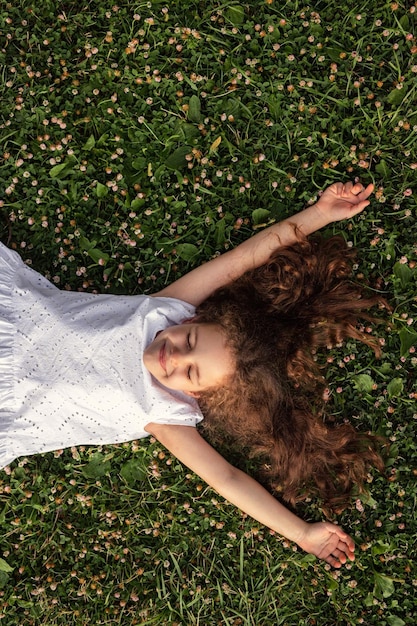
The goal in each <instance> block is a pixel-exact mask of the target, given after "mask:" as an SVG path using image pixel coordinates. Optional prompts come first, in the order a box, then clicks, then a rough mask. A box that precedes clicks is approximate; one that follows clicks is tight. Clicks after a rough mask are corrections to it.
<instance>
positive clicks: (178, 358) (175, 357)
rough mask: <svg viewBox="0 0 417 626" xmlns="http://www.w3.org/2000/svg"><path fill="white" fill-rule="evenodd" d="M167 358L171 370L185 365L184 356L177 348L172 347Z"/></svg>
mask: <svg viewBox="0 0 417 626" xmlns="http://www.w3.org/2000/svg"><path fill="white" fill-rule="evenodd" d="M169 358H170V361H171V365H172V367H173V368H176V367H179V366H181V365H184V363H185V354H184V352H183V351H182V350H181V349H180V348H179V347H178V346H172V348H171V352H170V355H169Z"/></svg>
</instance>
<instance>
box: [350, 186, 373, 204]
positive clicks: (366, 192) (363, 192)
mask: <svg viewBox="0 0 417 626" xmlns="http://www.w3.org/2000/svg"><path fill="white" fill-rule="evenodd" d="M356 188H357V191H356ZM373 190H374V185H373V184H372V183H370V184H369V185H368V186H367V187H366V188H365V187H364V186H363V185H361V184H360V183H358V184H357V185H355V186H354V187H353V189H352V192H353V193H354V194H355V195H356V197H357V198H358V200H366V199H367V198H369V196H370V195H371V193H372V192H373Z"/></svg>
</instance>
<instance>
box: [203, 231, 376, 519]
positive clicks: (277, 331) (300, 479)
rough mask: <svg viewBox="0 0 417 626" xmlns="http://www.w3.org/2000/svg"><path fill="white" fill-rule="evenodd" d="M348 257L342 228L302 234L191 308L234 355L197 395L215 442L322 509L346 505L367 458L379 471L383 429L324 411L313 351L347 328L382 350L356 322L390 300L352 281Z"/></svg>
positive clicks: (360, 482)
mask: <svg viewBox="0 0 417 626" xmlns="http://www.w3.org/2000/svg"><path fill="white" fill-rule="evenodd" d="M354 258H355V252H354V250H352V249H351V248H349V247H348V246H347V244H346V242H345V241H344V239H343V238H342V237H332V238H330V239H328V240H323V239H321V238H317V237H315V238H310V239H302V240H300V241H298V242H297V243H296V244H294V245H292V246H288V247H285V248H280V249H278V250H277V252H275V253H274V254H273V256H271V258H270V260H269V262H268V263H267V264H266V265H264V266H262V267H260V268H258V269H255V270H253V271H250V272H247V273H246V274H244V275H243V276H242V277H241V278H239V279H238V280H236V281H234V282H232V283H230V284H229V285H227V286H225V287H222V288H220V289H218V290H217V291H215V292H214V293H213V294H212V295H211V296H210V297H209V298H208V299H207V300H205V301H204V302H203V303H202V304H201V305H200V306H199V307H198V308H197V312H196V321H198V322H209V323H216V324H218V325H219V326H220V327H221V328H222V330H223V331H224V334H225V336H226V341H227V345H228V347H229V348H230V349H231V351H232V353H233V355H234V359H235V362H236V371H235V373H234V375H233V376H232V378H231V379H230V380H228V381H227V383H226V385H225V386H223V387H221V388H218V389H211V390H208V391H205V392H204V393H202V394H201V396H200V398H199V403H200V406H201V408H202V410H203V413H204V414H205V420H204V422H203V424H204V428H205V430H206V432H207V433H208V435H209V438H210V439H211V441H213V442H214V443H216V441H217V442H219V443H221V442H224V440H225V439H226V440H229V441H232V442H233V444H237V445H238V446H239V448H242V449H244V450H245V451H248V453H249V455H250V456H252V457H258V458H260V459H261V460H262V463H263V470H262V475H263V476H262V477H261V480H263V481H264V482H265V481H266V482H268V483H269V485H270V486H271V487H272V489H273V490H276V491H280V492H281V495H282V497H283V498H284V499H285V500H286V501H288V502H289V503H291V504H292V505H295V503H296V502H298V501H300V500H303V499H305V498H306V497H307V496H310V495H318V496H319V497H320V498H321V499H322V501H323V505H324V508H325V510H327V511H331V510H335V511H336V510H342V509H343V508H345V506H346V505H347V504H348V502H349V500H350V498H351V494H352V491H353V490H354V489H355V490H356V492H357V493H360V492H361V491H363V486H364V482H365V480H366V477H367V474H368V470H369V468H370V466H375V467H377V468H378V469H379V470H380V471H383V466H384V464H383V460H382V457H381V454H380V451H381V445H382V441H381V439H380V438H378V437H375V436H372V435H370V434H367V433H361V432H358V431H356V430H355V429H354V428H353V426H352V425H351V424H349V423H342V424H334V423H331V422H330V421H329V420H327V419H326V416H325V411H324V407H325V402H324V400H322V398H323V394H324V390H325V387H326V385H325V380H324V377H323V375H322V372H321V371H320V368H319V367H318V366H317V363H316V360H315V352H316V350H317V349H318V348H320V347H330V346H334V345H335V344H338V343H340V342H341V341H343V340H344V339H346V338H348V337H350V338H353V339H356V340H360V341H362V342H364V343H365V344H367V345H368V346H370V347H371V348H372V349H373V350H374V352H375V354H376V355H377V356H379V354H380V348H379V342H378V341H377V340H376V339H375V338H374V337H372V336H370V335H369V334H366V333H365V332H363V330H361V329H360V324H359V321H360V320H361V319H362V320H367V321H375V318H374V316H372V315H371V314H370V313H369V312H368V311H369V309H370V308H371V307H373V306H375V305H378V304H379V305H383V306H385V305H386V303H385V301H384V300H383V299H382V298H381V297H380V296H378V295H374V294H373V295H370V294H365V289H364V287H362V286H360V285H358V284H355V283H353V282H352V281H351V278H350V277H351V274H352V263H353V260H354Z"/></svg>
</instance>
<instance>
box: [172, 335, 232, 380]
mask: <svg viewBox="0 0 417 626" xmlns="http://www.w3.org/2000/svg"><path fill="white" fill-rule="evenodd" d="M187 326H188V330H187ZM184 330H185V332H189V333H190V339H191V345H192V347H193V348H194V353H195V354H194V356H195V360H196V365H197V367H198V369H199V377H200V384H201V386H202V387H204V388H207V387H212V386H216V385H219V384H220V383H221V382H222V381H223V380H224V379H225V378H227V377H228V376H230V375H231V374H232V373H233V372H234V369H235V365H234V359H233V356H232V353H231V350H230V348H229V347H228V346H227V344H226V338H225V335H224V332H223V330H222V329H221V328H220V326H218V325H216V324H201V323H191V324H184ZM182 332H184V331H182Z"/></svg>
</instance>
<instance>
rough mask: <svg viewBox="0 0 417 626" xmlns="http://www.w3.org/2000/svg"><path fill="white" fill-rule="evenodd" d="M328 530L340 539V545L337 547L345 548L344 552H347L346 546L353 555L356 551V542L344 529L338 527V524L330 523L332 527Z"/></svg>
mask: <svg viewBox="0 0 417 626" xmlns="http://www.w3.org/2000/svg"><path fill="white" fill-rule="evenodd" d="M328 530H329V531H330V532H332V533H334V534H335V535H337V536H338V537H339V543H338V546H337V547H338V548H339V549H340V548H343V550H344V552H346V550H345V548H344V546H346V548H347V549H348V551H349V552H350V553H352V554H353V552H354V550H355V542H354V541H353V539H352V537H351V536H350V535H348V534H347V533H346V532H345V531H344V530H343V529H342V528H340V526H337V524H331V523H330V527H329V529H328Z"/></svg>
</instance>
